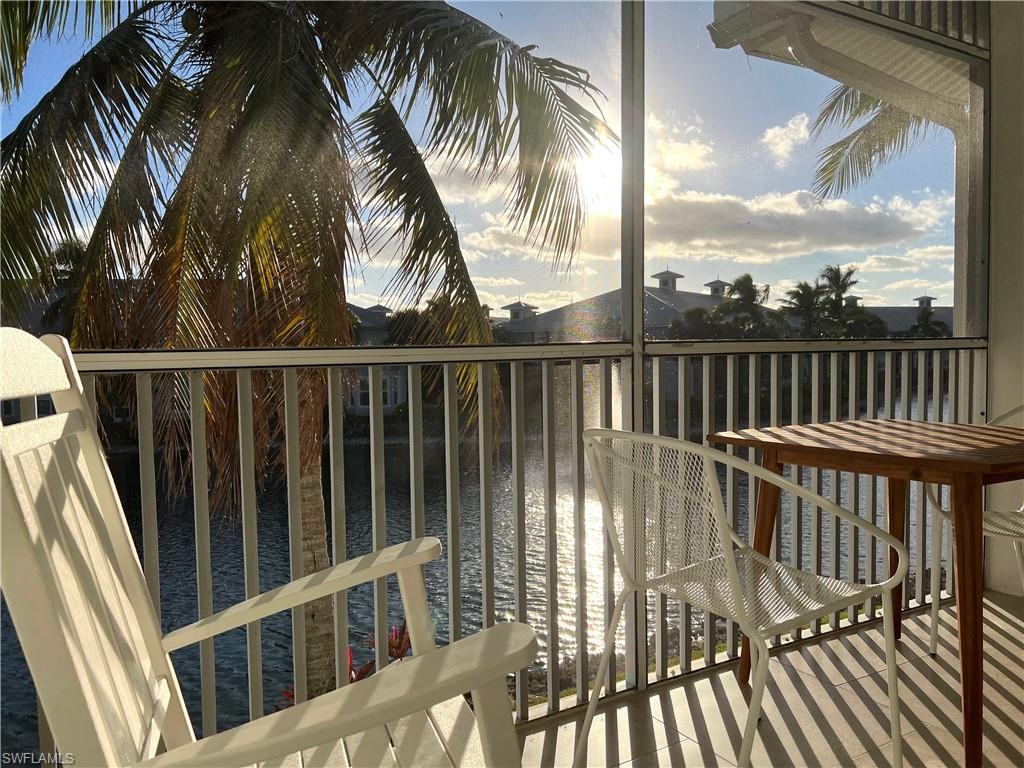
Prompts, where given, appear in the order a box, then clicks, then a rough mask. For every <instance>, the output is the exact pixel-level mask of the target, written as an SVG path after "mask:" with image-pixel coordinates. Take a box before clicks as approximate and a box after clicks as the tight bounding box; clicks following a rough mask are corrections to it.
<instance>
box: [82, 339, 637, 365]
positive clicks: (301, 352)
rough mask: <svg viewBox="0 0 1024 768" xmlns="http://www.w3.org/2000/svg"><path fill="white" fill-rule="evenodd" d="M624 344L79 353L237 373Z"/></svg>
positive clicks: (550, 354)
mask: <svg viewBox="0 0 1024 768" xmlns="http://www.w3.org/2000/svg"><path fill="white" fill-rule="evenodd" d="M629 354H630V346H629V345H628V344H623V343H621V342H613V343H591V344H531V345H514V344H508V345H500V346H499V345H494V346H477V347H473V346H462V347H344V348H335V349H326V348H325V349H319V348H316V349H299V348H287V349H154V350H96V351H81V352H76V353H75V361H76V362H77V363H78V368H79V370H80V371H82V372H83V373H136V372H142V371H146V372H160V371H187V370H230V369H239V368H247V369H248V368H254V369H258V368H324V367H331V366H359V365H408V364H414V363H422V364H434V363H477V362H488V361H494V362H502V361H509V360H572V359H584V360H597V359H601V358H616V357H626V356H628V355H629Z"/></svg>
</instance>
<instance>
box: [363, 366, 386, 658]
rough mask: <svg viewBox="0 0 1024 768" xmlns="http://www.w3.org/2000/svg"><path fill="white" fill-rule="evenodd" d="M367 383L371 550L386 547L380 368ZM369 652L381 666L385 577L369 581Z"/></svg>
mask: <svg viewBox="0 0 1024 768" xmlns="http://www.w3.org/2000/svg"><path fill="white" fill-rule="evenodd" d="M367 374H368V380H369V382H368V383H369V385H370V510H371V516H372V518H371V519H372V522H371V526H370V536H371V538H372V540H373V550H374V551H377V550H381V549H384V547H386V546H387V545H388V544H387V540H388V536H387V507H386V496H385V491H386V486H385V482H386V481H385V477H384V392H383V386H384V371H383V370H382V367H381V366H379V365H371V366H370V367H369V369H368V371H367ZM373 652H374V658H375V660H376V668H377V671H380V670H382V669H384V667H385V666H386V665H387V663H388V661H389V658H388V580H387V579H386V578H380V579H376V580H375V581H374V582H373Z"/></svg>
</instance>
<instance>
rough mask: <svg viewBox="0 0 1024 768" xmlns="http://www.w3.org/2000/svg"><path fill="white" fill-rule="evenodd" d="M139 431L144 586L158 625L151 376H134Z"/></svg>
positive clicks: (158, 561)
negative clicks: (150, 599)
mask: <svg viewBox="0 0 1024 768" xmlns="http://www.w3.org/2000/svg"><path fill="white" fill-rule="evenodd" d="M135 398H136V402H137V404H138V430H139V505H140V506H141V508H142V509H141V511H142V554H143V564H144V570H145V574H146V586H148V587H149V594H150V596H151V597H152V598H153V608H154V609H155V610H156V618H157V621H160V544H159V537H158V535H157V525H156V461H155V455H154V445H153V376H152V374H149V373H139V374H136V375H135Z"/></svg>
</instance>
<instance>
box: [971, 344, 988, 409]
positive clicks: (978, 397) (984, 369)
mask: <svg viewBox="0 0 1024 768" xmlns="http://www.w3.org/2000/svg"><path fill="white" fill-rule="evenodd" d="M971 357H972V358H973V359H972V361H971V395H972V397H971V422H972V423H974V424H984V423H985V422H986V421H988V387H987V386H986V383H987V381H988V379H987V373H988V350H987V349H975V350H974V354H973V355H971Z"/></svg>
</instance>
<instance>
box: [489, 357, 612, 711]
mask: <svg viewBox="0 0 1024 768" xmlns="http://www.w3.org/2000/svg"><path fill="white" fill-rule="evenodd" d="M602 362H604V361H602ZM510 368H511V370H510V371H509V379H510V380H511V388H512V391H511V394H510V401H511V414H510V415H511V430H512V435H511V438H512V537H513V539H512V550H513V555H512V567H513V573H514V578H515V618H516V621H519V622H523V623H526V621H527V620H528V618H529V617H528V615H527V612H526V598H527V596H526V463H525V448H524V435H525V433H526V414H525V411H526V405H525V392H524V380H523V363H521V362H519V361H516V362H513V363H510ZM529 717H530V689H529V677H528V671H527V670H526V669H525V668H524V669H520V670H518V671H517V672H516V720H517V721H518V722H525V721H526V720H528V719H529Z"/></svg>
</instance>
